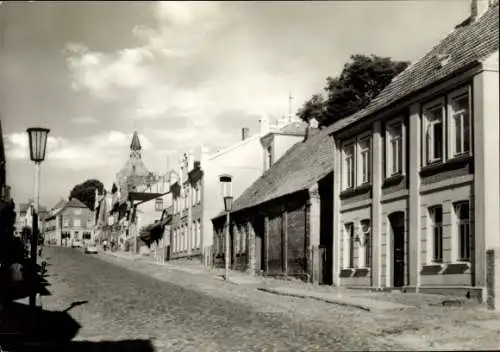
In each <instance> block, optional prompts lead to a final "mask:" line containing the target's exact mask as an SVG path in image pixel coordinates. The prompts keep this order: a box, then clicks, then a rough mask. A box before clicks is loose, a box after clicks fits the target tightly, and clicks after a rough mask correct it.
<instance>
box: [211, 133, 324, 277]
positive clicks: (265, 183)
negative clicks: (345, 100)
mask: <svg viewBox="0 0 500 352" xmlns="http://www.w3.org/2000/svg"><path fill="white" fill-rule="evenodd" d="M332 151H333V141H332V140H331V138H330V137H329V135H328V133H327V131H326V130H320V131H317V130H315V129H309V131H308V133H307V138H304V137H302V140H301V141H300V142H299V143H296V144H295V145H293V146H292V147H291V148H290V149H289V150H288V151H287V152H286V153H285V154H284V155H283V156H282V157H281V159H280V160H278V161H277V162H276V163H275V164H274V165H272V167H271V168H270V169H268V170H267V171H265V173H264V174H263V175H262V176H261V177H259V178H258V179H257V180H256V181H255V182H254V183H253V184H252V185H250V187H248V188H247V189H246V190H245V191H244V192H243V193H242V194H241V195H240V196H239V197H237V199H236V200H235V201H234V204H233V206H232V210H231V213H230V221H231V225H230V237H231V240H230V248H229V249H230V257H231V266H232V268H233V269H235V270H242V271H248V272H250V273H261V274H263V275H278V276H280V275H285V276H293V277H297V278H301V279H304V280H306V281H313V282H322V283H330V281H331V272H330V270H331V262H332V258H331V254H332V222H331V218H332V213H333V209H332V197H333V193H332V192H333V191H332V186H333V179H332V177H333V173H332V171H333V160H332ZM212 222H213V226H214V232H215V233H214V249H213V251H214V256H215V265H217V266H222V265H224V251H225V232H224V230H225V225H226V223H225V222H226V215H225V214H224V213H219V214H218V215H217V216H216V217H214V218H213V219H212Z"/></svg>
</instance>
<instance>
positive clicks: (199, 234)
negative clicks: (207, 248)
mask: <svg viewBox="0 0 500 352" xmlns="http://www.w3.org/2000/svg"><path fill="white" fill-rule="evenodd" d="M197 229H198V237H197V238H196V248H200V247H201V222H200V220H198V222H197Z"/></svg>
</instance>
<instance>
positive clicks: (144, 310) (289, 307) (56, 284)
mask: <svg viewBox="0 0 500 352" xmlns="http://www.w3.org/2000/svg"><path fill="white" fill-rule="evenodd" d="M46 252H47V256H48V257H49V259H48V262H49V264H50V265H49V267H48V270H49V275H50V276H49V277H48V280H49V282H50V283H51V286H50V287H49V289H50V291H51V292H52V296H47V297H43V306H44V309H48V310H63V309H65V308H66V307H68V306H69V305H70V304H71V303H72V302H75V301H88V302H87V303H85V304H82V305H80V306H77V307H75V308H73V309H72V310H71V311H70V312H69V313H70V314H71V316H72V317H73V318H74V319H75V320H76V321H78V322H79V324H80V325H81V326H82V327H81V329H80V331H79V333H78V335H77V336H76V338H75V339H76V340H86V341H89V340H91V341H92V340H94V341H95V340H124V339H148V340H151V341H152V343H153V345H154V346H155V348H156V350H157V351H331V350H375V349H376V350H380V349H388V348H391V345H390V344H386V343H384V341H375V340H373V336H366V335H363V334H359V333H358V331H356V330H355V327H356V326H355V325H353V324H355V321H356V320H357V319H355V320H354V321H353V320H350V318H349V316H350V315H351V314H354V316H359V314H361V312H354V313H352V312H351V310H349V309H346V308H342V307H334V306H331V307H328V308H327V309H326V311H327V314H328V315H329V319H328V321H329V323H328V324H327V323H325V322H324V321H322V320H316V319H314V314H311V313H314V311H316V312H320V311H325V308H324V306H323V305H321V304H320V303H319V302H318V303H315V304H312V305H311V312H310V313H309V314H298V315H297V314H295V313H294V310H295V309H296V308H298V306H299V305H301V304H302V302H301V301H300V299H284V298H283V297H279V296H273V295H268V294H265V293H259V292H253V291H252V292H251V293H250V294H251V295H252V296H256V297H255V298H256V299H252V300H251V301H252V303H251V304H248V303H247V302H245V301H241V297H243V296H244V294H245V293H246V294H247V297H248V294H249V292H248V291H247V289H246V288H244V287H239V286H238V285H231V284H226V283H224V282H222V281H220V282H215V280H213V279H203V278H201V277H197V276H194V275H191V276H188V275H186V274H184V273H178V272H171V273H170V274H169V275H170V277H169V279H170V280H171V282H164V281H160V280H155V279H154V278H151V277H149V276H147V275H143V274H141V273H138V272H134V271H131V270H126V269H125V268H123V267H120V266H117V265H113V264H112V263H109V262H107V261H103V260H101V259H99V258H97V257H94V256H90V255H85V254H83V253H81V251H78V250H73V249H70V248H47V249H46ZM145 265H147V264H145ZM224 285H225V286H224ZM221 288H222V289H221ZM221 292H226V293H225V294H222V295H221V294H220V293H221ZM232 293H233V294H236V295H237V299H239V300H240V301H239V302H238V301H237V300H234V299H233V300H229V299H227V296H231V295H232ZM323 314H325V313H324V312H323ZM306 316H307V317H308V318H309V319H304V317H306ZM392 345H393V347H395V346H394V344H392ZM398 347H400V346H398Z"/></svg>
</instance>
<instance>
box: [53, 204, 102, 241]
mask: <svg viewBox="0 0 500 352" xmlns="http://www.w3.org/2000/svg"><path fill="white" fill-rule="evenodd" d="M94 225H95V219H94V213H93V212H92V211H91V210H90V209H89V208H87V206H86V205H85V204H83V203H82V202H81V201H79V200H78V199H76V198H72V199H69V200H66V201H64V203H63V204H60V203H58V205H57V208H56V209H54V211H51V212H49V215H48V216H47V217H46V218H45V225H44V227H45V241H46V243H47V244H49V245H55V246H68V247H69V246H71V245H72V244H73V243H75V242H74V241H80V242H81V243H82V244H83V245H85V244H87V243H92V242H93V241H94V236H93V229H94Z"/></svg>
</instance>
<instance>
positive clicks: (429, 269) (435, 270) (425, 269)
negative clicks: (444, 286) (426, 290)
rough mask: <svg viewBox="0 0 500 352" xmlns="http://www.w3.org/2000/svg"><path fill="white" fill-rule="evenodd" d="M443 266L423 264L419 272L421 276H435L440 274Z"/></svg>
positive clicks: (441, 264) (439, 264) (440, 264)
mask: <svg viewBox="0 0 500 352" xmlns="http://www.w3.org/2000/svg"><path fill="white" fill-rule="evenodd" d="M444 267H445V265H444V264H443V263H429V264H424V265H423V266H422V269H421V270H420V274H421V275H437V274H440V273H441V272H442V271H443V269H444Z"/></svg>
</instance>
